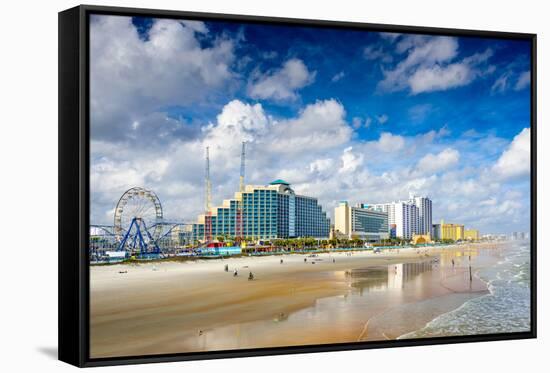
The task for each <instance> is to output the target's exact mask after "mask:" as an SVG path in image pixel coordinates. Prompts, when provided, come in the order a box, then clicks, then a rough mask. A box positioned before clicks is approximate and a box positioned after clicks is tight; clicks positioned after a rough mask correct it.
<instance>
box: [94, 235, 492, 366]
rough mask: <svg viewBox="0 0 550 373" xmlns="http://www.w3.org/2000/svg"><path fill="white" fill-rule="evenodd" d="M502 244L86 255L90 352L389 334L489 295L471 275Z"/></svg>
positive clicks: (194, 348)
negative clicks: (110, 257)
mask: <svg viewBox="0 0 550 373" xmlns="http://www.w3.org/2000/svg"><path fill="white" fill-rule="evenodd" d="M499 251H500V250H499V248H495V245H494V244H491V245H483V244H476V245H460V246H449V247H445V248H439V249H437V248H435V249H429V250H425V249H421V250H420V251H418V250H416V249H401V250H399V252H397V251H396V250H395V251H392V252H383V253H379V254H375V253H373V252H364V251H363V252H354V253H353V254H349V253H345V252H339V253H325V254H319V255H318V256H317V257H307V255H298V254H293V255H282V256H280V255H279V256H265V257H240V258H230V259H209V260H196V261H187V262H160V263H140V264H120V265H109V266H92V267H91V273H90V277H91V289H90V290H91V292H90V301H91V302H90V303H91V307H90V312H91V325H90V332H91V341H90V353H91V357H92V358H98V357H112V356H128V355H148V354H165V353H179V352H195V351H212V350H227V349H239V348H258V347H276V346H288V345H307V344H322V343H339V342H355V341H362V340H365V341H368V340H384V339H395V338H398V337H399V336H402V335H404V334H406V333H410V332H412V331H415V330H418V329H421V328H422V327H424V326H425V325H426V324H427V323H428V322H429V321H430V320H433V319H434V318H435V317H437V316H438V315H441V314H443V313H446V312H449V311H451V310H454V309H456V308H458V307H460V306H461V305H462V304H463V303H464V302H466V301H467V300H469V299H472V298H475V297H479V296H482V295H484V294H486V293H487V285H486V284H485V283H484V282H483V281H481V280H480V279H479V278H477V277H476V276H475V274H476V272H477V271H478V270H479V269H480V268H484V267H487V266H490V265H492V264H493V263H495V262H496V261H497V260H498V259H499ZM469 257H470V259H469ZM304 258H307V261H305V262H304ZM281 259H282V260H283V263H282V264H281V263H280V260H281ZM453 262H454V265H453ZM469 263H471V266H472V274H473V276H472V281H470V274H469V272H470V271H469ZM225 265H227V266H228V268H229V271H228V272H225V271H224V266H225ZM235 269H237V271H238V276H237V277H234V276H233V271H234V270H235ZM249 272H253V274H254V276H255V279H254V280H253V281H249V280H248V279H247V277H248V274H249Z"/></svg>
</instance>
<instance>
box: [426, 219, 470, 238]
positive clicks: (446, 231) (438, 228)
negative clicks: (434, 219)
mask: <svg viewBox="0 0 550 373" xmlns="http://www.w3.org/2000/svg"><path fill="white" fill-rule="evenodd" d="M433 231H434V238H435V239H436V240H453V241H458V240H464V239H465V235H464V224H452V223H445V222H444V221H443V220H441V223H439V224H434V225H433ZM478 236H479V232H478Z"/></svg>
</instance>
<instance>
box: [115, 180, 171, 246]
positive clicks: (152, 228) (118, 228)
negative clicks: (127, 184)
mask: <svg viewBox="0 0 550 373" xmlns="http://www.w3.org/2000/svg"><path fill="white" fill-rule="evenodd" d="M161 220H162V205H161V204H160V200H159V198H158V197H157V195H156V194H155V193H154V192H153V191H151V190H148V189H145V188H141V187H134V188H131V189H128V190H127V191H126V192H124V194H123V195H122V197H120V199H119V201H118V203H117V205H116V208H115V221H114V233H115V236H116V238H117V241H120V240H122V237H123V236H125V235H126V232H128V231H129V230H131V229H132V224H133V222H136V221H139V223H140V224H142V225H143V227H145V229H147V232H148V235H149V236H150V237H151V239H152V240H157V239H158V238H159V237H160V235H161V232H162V227H161V225H160V224H158V223H159V222H160V221H161Z"/></svg>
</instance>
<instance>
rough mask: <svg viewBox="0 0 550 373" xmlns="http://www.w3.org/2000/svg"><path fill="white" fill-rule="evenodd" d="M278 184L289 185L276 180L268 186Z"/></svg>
mask: <svg viewBox="0 0 550 373" xmlns="http://www.w3.org/2000/svg"><path fill="white" fill-rule="evenodd" d="M279 184H283V185H290V184H289V183H287V182H286V181H284V180H281V179H277V180H275V181H272V182H271V183H269V185H279Z"/></svg>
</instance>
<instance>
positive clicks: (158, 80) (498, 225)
mask: <svg viewBox="0 0 550 373" xmlns="http://www.w3.org/2000/svg"><path fill="white" fill-rule="evenodd" d="M529 69H530V45H529V43H528V42H526V41H510V40H500V39H479V38H465V37H460V38H457V37H444V36H438V37H436V36H426V35H413V34H408V35H407V34H396V33H378V32H365V31H349V30H337V29H329V28H305V27H297V26H292V27H290V26H276V25H259V24H242V23H223V22H197V21H181V20H180V21H176V20H166V19H162V20H160V19H157V20H154V19H145V18H129V17H118V16H93V17H92V19H91V25H90V90H91V118H90V119H91V170H90V172H91V214H92V216H91V219H92V223H96V224H99V223H102V224H110V223H112V219H113V211H114V207H115V204H116V202H117V201H118V198H119V197H120V195H122V193H123V192H124V191H125V190H126V189H128V188H131V187H133V186H143V187H146V188H150V189H152V190H154V191H155V192H156V193H157V194H158V196H159V198H160V199H161V201H162V203H163V208H164V211H165V216H167V217H169V218H172V219H178V220H186V221H192V220H194V219H195V218H196V215H197V214H199V213H201V212H202V210H203V206H204V179H203V177H204V149H205V147H206V146H210V149H211V159H212V160H211V173H212V183H213V202H214V204H219V203H221V201H222V199H224V198H229V197H231V196H232V193H233V192H234V191H235V190H236V189H237V187H238V173H239V155H240V144H241V142H242V141H246V142H247V144H248V145H247V146H248V148H247V175H246V178H247V183H251V184H266V183H269V182H270V181H272V180H274V179H277V178H282V179H285V180H287V181H288V182H290V183H291V184H292V185H293V187H294V189H295V190H296V191H297V192H298V193H302V194H307V195H311V196H315V197H317V198H319V200H320V201H321V203H322V205H323V207H324V209H325V210H326V211H327V212H328V213H329V214H330V215H332V213H333V208H334V206H335V205H336V203H337V202H338V201H340V200H344V199H345V200H349V201H350V202H352V203H355V202H366V203H377V202H386V201H392V200H398V199H405V198H407V197H408V195H409V193H416V194H420V195H427V196H429V197H430V198H432V200H433V209H434V220H435V221H438V220H440V219H445V221H448V222H457V223H464V224H466V225H467V226H468V227H475V228H478V229H480V230H481V231H482V232H483V233H489V232H494V233H497V232H509V231H516V230H524V231H527V230H528V229H529V198H530V196H529V179H530V175H529V172H530V171H529V157H530V145H529V136H530V129H529V125H530V92H529V87H530V70H529Z"/></svg>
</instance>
